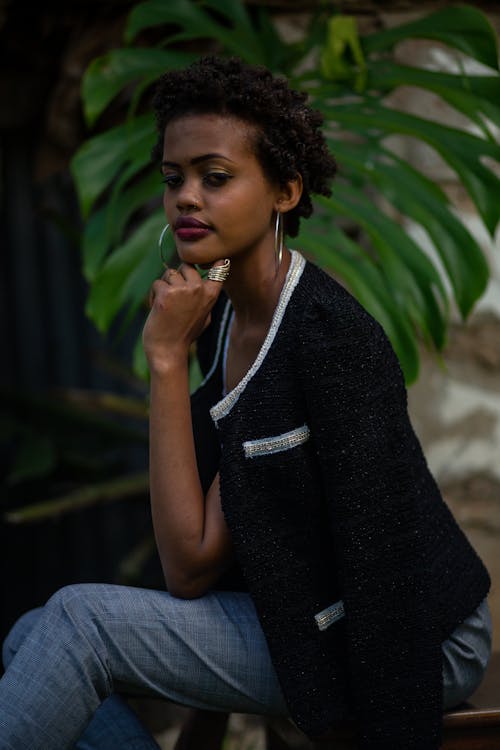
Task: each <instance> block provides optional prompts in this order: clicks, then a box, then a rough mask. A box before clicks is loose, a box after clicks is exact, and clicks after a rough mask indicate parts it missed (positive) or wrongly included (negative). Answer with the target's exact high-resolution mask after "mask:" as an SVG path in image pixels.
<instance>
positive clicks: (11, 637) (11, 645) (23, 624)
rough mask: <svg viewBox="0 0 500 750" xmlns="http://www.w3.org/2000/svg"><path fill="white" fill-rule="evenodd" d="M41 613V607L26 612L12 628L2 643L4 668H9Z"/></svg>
mask: <svg viewBox="0 0 500 750" xmlns="http://www.w3.org/2000/svg"><path fill="white" fill-rule="evenodd" d="M41 613H42V608H41V607H38V608H37V609H31V610H30V611H29V612H25V613H24V615H21V617H20V618H19V619H18V620H17V621H16V622H15V623H14V625H13V626H12V628H11V629H10V631H9V633H8V634H7V636H6V638H5V640H4V642H3V645H2V662H3V666H4V669H7V667H8V666H9V664H10V663H11V661H12V659H13V658H14V656H15V655H16V654H17V652H18V651H19V647H20V645H21V644H22V642H23V641H24V639H25V638H26V636H27V635H28V633H29V632H30V631H31V629H32V628H33V627H34V625H35V624H36V623H37V622H38V620H39V618H40V615H41Z"/></svg>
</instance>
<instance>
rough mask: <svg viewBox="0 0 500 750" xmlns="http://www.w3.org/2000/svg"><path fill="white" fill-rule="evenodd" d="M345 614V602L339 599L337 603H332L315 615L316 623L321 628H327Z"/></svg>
mask: <svg viewBox="0 0 500 750" xmlns="http://www.w3.org/2000/svg"><path fill="white" fill-rule="evenodd" d="M344 615H345V609H344V602H343V601H342V599H339V601H338V602H335V604H330V606H329V607H327V608H326V609H322V610H321V612H318V614H317V615H314V619H315V620H316V624H317V626H318V628H319V629H320V630H326V629H327V628H329V627H330V625H333V623H334V622H337V621H338V620H341V619H342V618H343V617H344Z"/></svg>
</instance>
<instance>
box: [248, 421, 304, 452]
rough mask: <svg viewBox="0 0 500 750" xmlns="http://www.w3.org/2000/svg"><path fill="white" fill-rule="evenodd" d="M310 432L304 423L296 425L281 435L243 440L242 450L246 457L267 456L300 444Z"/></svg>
mask: <svg viewBox="0 0 500 750" xmlns="http://www.w3.org/2000/svg"><path fill="white" fill-rule="evenodd" d="M310 434H311V432H310V430H309V427H308V426H307V425H306V424H303V425H302V426H301V427H296V428H295V429H294V430H290V431H289V432H283V433H282V434H281V435H275V436H273V437H266V438H259V440H245V442H244V443H243V450H244V451H245V457H246V458H255V456H268V455H270V454H272V453H281V452H282V451H288V450H290V448H295V446H297V445H302V443H305V442H306V441H307V440H309V436H310Z"/></svg>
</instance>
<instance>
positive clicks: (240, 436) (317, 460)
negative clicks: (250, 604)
mask: <svg viewBox="0 0 500 750" xmlns="http://www.w3.org/2000/svg"><path fill="white" fill-rule="evenodd" d="M223 308H225V309H224V314H223V315H221V313H222V311H223ZM228 312H229V303H228V302H227V301H226V300H222V299H221V303H220V304H218V305H217V309H216V310H214V313H213V322H212V325H211V326H210V328H209V329H208V330H207V332H206V334H204V335H203V336H202V338H201V339H200V341H199V358H200V361H201V363H202V367H204V369H205V371H207V370H209V363H211V367H210V372H208V377H207V378H206V380H205V382H204V384H202V386H201V387H200V389H199V390H198V392H197V393H196V394H195V395H194V397H193V419H194V429H195V435H196V434H197V433H198V434H199V432H200V427H201V431H202V432H203V433H204V435H205V439H204V440H203V443H204V444H205V445H206V444H207V443H206V437H207V434H208V433H209V432H210V431H212V435H211V436H209V438H208V439H209V442H210V444H211V445H213V446H216V448H214V451H215V452H216V453H217V460H218V459H219V455H220V480H221V500H222V507H223V511H224V514H225V518H226V520H227V524H228V526H229V529H230V531H231V536H232V539H233V544H234V547H235V551H236V555H237V559H238V562H239V565H240V566H241V569H242V570H243V574H244V576H245V579H246V583H247V585H248V588H249V591H250V593H251V595H252V598H253V600H254V602H255V605H256V608H257V612H258V615H259V619H260V622H261V624H262V628H263V630H264V633H265V635H266V638H267V641H268V644H269V648H270V652H271V657H272V660H273V663H274V666H275V668H276V671H277V674H278V677H279V680H280V683H281V686H282V689H283V692H284V695H285V698H286V700H287V703H288V706H289V709H290V713H291V716H292V718H293V719H294V720H295V722H296V723H297V725H298V726H299V727H301V728H302V729H303V730H304V732H305V733H306V734H308V735H309V736H311V737H314V736H320V735H321V734H323V733H324V732H326V731H327V730H328V729H329V728H331V727H332V726H334V724H335V722H336V721H338V720H339V719H341V718H343V717H345V716H346V715H347V714H349V713H353V714H354V716H355V717H356V719H357V722H356V723H357V726H358V728H359V737H360V746H361V747H362V748H370V749H374V748H380V749H382V748H383V749H384V750H388V749H390V750H399V749H401V750H403V748H404V750H416V749H417V748H419V750H432V749H433V748H438V746H439V740H440V728H441V717H442V671H441V670H442V657H441V643H442V642H443V641H444V640H445V639H446V638H447V637H448V636H449V635H450V634H451V632H452V631H453V629H454V628H455V627H456V626H457V625H458V624H459V623H460V622H461V621H463V620H464V619H465V618H466V617H467V616H468V615H469V614H471V612H472V611H473V610H474V609H475V608H476V607H477V606H478V605H479V603H480V602H481V601H482V600H483V599H484V597H485V596H486V595H487V592H488V589H489V577H488V574H487V572H486V570H485V568H484V566H483V564H482V563H481V561H480V560H479V558H478V556H477V555H476V553H475V552H474V550H473V549H472V547H471V546H470V544H469V542H468V541H467V539H466V537H465V536H464V534H463V532H462V531H461V530H460V528H459V527H458V526H457V524H456V522H455V521H454V519H453V517H452V515H451V513H450V512H449V510H448V508H447V506H446V505H445V503H444V502H443V500H442V498H441V496H440V493H439V490H438V488H437V486H436V483H435V481H434V479H433V478H432V476H431V474H430V472H429V470H428V467H427V464H426V462H425V459H424V456H423V454H422V450H421V447H420V445H419V442H418V440H417V438H416V436H415V434H414V432H413V429H412V427H411V425H410V422H409V419H408V415H407V403H406V390H405V387H404V382H403V378H402V374H401V370H400V367H399V364H398V361H397V359H396V356H395V354H394V352H393V350H392V348H391V346H390V344H389V342H388V340H387V337H386V336H385V334H384V332H383V330H382V328H381V327H380V325H379V324H378V323H377V322H376V321H375V320H374V319H373V318H372V317H371V316H370V315H369V314H368V313H367V312H366V311H365V310H364V309H363V308H362V307H361V306H360V305H359V303H357V302H356V300H355V299H354V298H353V297H352V296H351V295H350V294H349V293H348V292H347V291H346V290H345V289H344V288H343V287H341V286H340V285H339V284H338V283H337V282H335V281H334V280H333V279H331V278H330V277H329V276H327V275H326V274H325V273H324V272H322V271H321V270H320V269H318V268H317V267H315V266H314V265H312V264H310V263H307V262H305V261H304V259H303V258H302V256H300V255H299V254H298V253H293V255H292V263H291V267H290V270H289V273H288V277H287V281H286V283H285V286H284V288H283V291H282V294H281V297H280V302H279V304H278V306H277V309H276V312H275V315H274V318H273V323H272V325H271V329H270V331H269V334H268V336H267V338H266V341H265V342H264V344H263V347H262V349H261V352H260V353H259V355H258V357H257V360H256V362H255V363H254V365H253V367H252V368H251V369H250V371H249V372H248V373H247V375H246V376H245V378H243V380H242V381H241V383H240V384H239V385H238V386H237V387H236V388H235V389H234V390H233V391H231V392H230V393H229V394H228V395H227V396H226V397H225V398H224V399H223V400H222V401H220V402H218V403H216V404H215V406H214V407H213V408H212V410H211V416H212V419H213V421H214V423H215V424H216V426H217V430H216V431H215V430H214V427H213V425H212V424H210V421H209V418H208V415H207V413H206V404H207V402H208V403H213V399H214V397H215V398H220V393H221V390H220V388H221V382H220V378H221V358H222V344H223V338H224V335H225V330H226V328H227V320H228ZM216 394H219V395H218V396H217V395H216ZM207 395H208V398H207ZM202 404H205V411H204V410H203V408H201V405H202ZM200 420H201V421H200ZM219 443H221V444H222V446H223V448H222V451H221V452H220V454H219V453H218V451H219V447H218V446H219ZM214 457H215V453H214V456H213V457H212V459H213V458H214ZM332 605H333V606H332ZM344 612H345V616H344Z"/></svg>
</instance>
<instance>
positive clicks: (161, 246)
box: [158, 224, 170, 268]
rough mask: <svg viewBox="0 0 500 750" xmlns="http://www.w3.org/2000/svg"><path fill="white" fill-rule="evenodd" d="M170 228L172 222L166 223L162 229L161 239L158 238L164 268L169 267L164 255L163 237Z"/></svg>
mask: <svg viewBox="0 0 500 750" xmlns="http://www.w3.org/2000/svg"><path fill="white" fill-rule="evenodd" d="M169 229H170V224H165V226H164V227H163V229H162V230H161V234H160V239H159V240H158V249H159V251H160V260H161V262H162V265H163V267H164V268H168V263H167V261H166V260H165V256H164V255H163V238H164V237H165V235H166V233H167V232H168V230H169Z"/></svg>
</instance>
